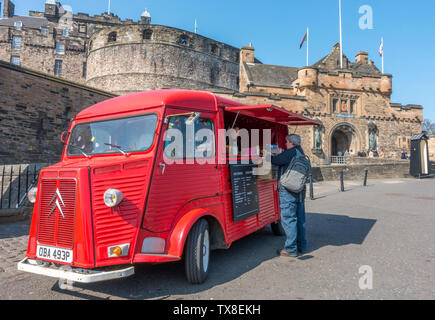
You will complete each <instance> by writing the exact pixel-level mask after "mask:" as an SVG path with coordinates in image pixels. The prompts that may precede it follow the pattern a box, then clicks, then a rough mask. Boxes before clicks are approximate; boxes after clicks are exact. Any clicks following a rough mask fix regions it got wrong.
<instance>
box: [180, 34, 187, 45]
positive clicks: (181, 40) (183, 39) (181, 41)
mask: <svg viewBox="0 0 435 320" xmlns="http://www.w3.org/2000/svg"><path fill="white" fill-rule="evenodd" d="M178 42H179V43H180V44H181V45H183V46H187V36H186V35H184V34H183V35H182V36H181V37H180V39H179V41H178Z"/></svg>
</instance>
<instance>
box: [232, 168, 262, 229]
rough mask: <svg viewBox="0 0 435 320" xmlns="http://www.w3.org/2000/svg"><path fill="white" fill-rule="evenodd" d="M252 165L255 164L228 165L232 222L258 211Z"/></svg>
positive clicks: (256, 187) (256, 189) (256, 188)
mask: <svg viewBox="0 0 435 320" xmlns="http://www.w3.org/2000/svg"><path fill="white" fill-rule="evenodd" d="M254 167H256V165H249V164H248V165H246V164H235V165H230V174H231V187H232V191H233V192H232V193H233V214H234V216H233V217H234V222H239V221H242V220H244V219H246V218H249V217H252V216H254V215H256V214H259V213H260V204H259V201H258V184H257V176H254V175H253V169H254Z"/></svg>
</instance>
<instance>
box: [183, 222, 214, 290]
mask: <svg viewBox="0 0 435 320" xmlns="http://www.w3.org/2000/svg"><path fill="white" fill-rule="evenodd" d="M209 262H210V233H209V227H208V223H207V221H206V220H205V219H201V220H199V221H198V222H197V223H196V224H195V225H194V226H193V228H192V229H191V230H190V233H189V236H188V237H187V241H186V248H185V269H186V277H187V280H188V281H189V282H190V283H192V284H201V283H203V282H204V281H205V279H206V278H207V276H208V269H209Z"/></svg>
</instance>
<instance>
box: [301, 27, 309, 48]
mask: <svg viewBox="0 0 435 320" xmlns="http://www.w3.org/2000/svg"><path fill="white" fill-rule="evenodd" d="M307 37H308V31H307V33H305V36H304V38H303V39H302V42H301V45H300V46H299V49H302V46H303V45H304V43H305V41H307Z"/></svg>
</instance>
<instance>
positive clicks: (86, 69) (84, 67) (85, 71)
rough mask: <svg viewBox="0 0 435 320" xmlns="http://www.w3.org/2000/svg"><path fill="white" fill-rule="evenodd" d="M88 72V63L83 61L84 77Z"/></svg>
mask: <svg viewBox="0 0 435 320" xmlns="http://www.w3.org/2000/svg"><path fill="white" fill-rule="evenodd" d="M87 72H88V64H87V63H86V62H83V72H82V77H83V78H86V74H87Z"/></svg>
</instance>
